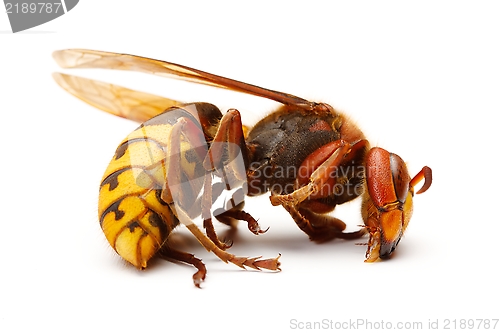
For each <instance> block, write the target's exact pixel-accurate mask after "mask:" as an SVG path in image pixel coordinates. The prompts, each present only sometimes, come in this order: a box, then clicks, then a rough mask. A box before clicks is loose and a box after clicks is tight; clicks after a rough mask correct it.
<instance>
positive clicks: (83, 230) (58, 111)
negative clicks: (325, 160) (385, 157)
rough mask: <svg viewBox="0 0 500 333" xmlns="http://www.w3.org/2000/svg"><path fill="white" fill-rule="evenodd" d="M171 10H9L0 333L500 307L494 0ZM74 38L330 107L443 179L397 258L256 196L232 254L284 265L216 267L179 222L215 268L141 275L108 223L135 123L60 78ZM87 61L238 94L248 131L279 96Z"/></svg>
mask: <svg viewBox="0 0 500 333" xmlns="http://www.w3.org/2000/svg"><path fill="white" fill-rule="evenodd" d="M170 3H173V2H170V1H169V2H168V4H167V2H166V1H165V2H164V1H143V2H139V1H109V0H108V1H91V0H87V1H80V3H79V4H78V5H77V6H76V7H75V8H74V9H73V10H72V11H70V12H69V13H68V14H66V15H64V16H63V17H61V18H59V19H56V20H54V21H52V22H49V23H47V24H44V25H42V26H39V27H36V28H33V29H31V30H28V31H26V32H24V33H18V34H12V33H10V32H9V30H10V26H9V23H8V19H7V15H6V14H5V13H0V32H1V34H0V113H1V115H2V116H1V119H2V120H1V125H2V126H1V131H0V149H1V157H0V161H1V162H0V171H1V176H2V178H1V182H0V188H1V191H2V199H1V201H0V202H1V215H0V216H1V217H0V223H1V225H0V233H1V236H0V238H1V241H0V255H1V261H0V273H1V274H0V279H1V283H0V293H1V295H0V331H2V332H21V331H23V332H27V331H32V332H34V331H42V330H43V331H50V332H63V331H64V332H70V331H71V332H75V331H81V332H83V331H86V332H88V330H89V329H98V330H99V331H108V332H118V331H122V332H139V331H140V332H152V331H153V330H154V331H155V332H167V331H177V332H178V331H179V330H182V331H194V329H198V330H200V331H201V330H203V329H207V330H208V329H211V328H216V329H219V330H222V331H228V332H230V331H234V330H238V331H243V332H244V331H255V330H256V329H265V330H266V331H268V330H269V331H288V330H292V329H293V328H294V327H295V326H294V325H293V322H291V321H293V320H296V322H297V323H298V322H301V323H304V324H305V322H314V321H322V320H327V321H329V320H332V321H333V322H334V323H335V322H337V323H346V322H347V323H348V322H349V321H351V322H352V321H356V320H358V319H360V320H366V321H370V322H372V323H374V324H375V325H381V322H382V321H383V322H384V324H387V323H390V324H391V325H393V328H394V327H395V326H396V325H397V323H398V322H422V324H423V328H424V329H425V328H427V327H428V325H429V320H431V321H433V322H435V321H436V320H439V322H438V323H439V325H440V327H441V328H442V327H443V325H444V323H445V320H454V319H457V325H458V324H459V320H460V319H494V318H500V313H499V311H498V309H499V308H500V304H499V296H500V291H499V285H498V281H499V278H500V275H499V273H498V250H499V245H498V244H499V242H498V237H499V235H500V227H499V222H500V221H499V217H498V206H496V205H497V204H498V189H497V188H498V158H497V154H498V143H499V139H498V120H497V119H498V112H499V108H500V102H499V91H500V90H499V88H500V79H499V78H500V65H499V60H498V59H500V50H499V44H498V42H499V32H500V21H499V20H498V17H499V10H498V8H496V7H497V6H498V5H496V3H495V2H480V3H479V2H475V3H473V2H469V3H468V4H467V3H460V4H459V3H454V2H440V3H439V4H437V3H434V2H430V1H429V2H426V1H423V2H422V1H419V2H414V3H413V4H410V3H406V4H401V3H400V2H395V1H394V2H376V3H375V2H356V3H351V2H349V3H347V2H345V3H337V2H326V1H324V2H313V1H309V2H307V3H306V2H297V3H296V2H289V1H287V2H275V3H272V2H269V1H265V2H264V1H263V2H260V1H253V2H252V3H251V4H250V3H248V4H244V5H243V4H241V5H236V4H235V3H234V2H225V3H222V2H221V3H219V2H210V4H208V2H207V3H203V4H202V3H201V2H200V3H187V2H186V3H185V4H183V5H179V4H175V5H174V4H170ZM72 47H75V48H91V49H97V50H108V51H114V52H124V53H131V54H137V55H143V56H149V57H154V58H158V59H164V60H168V61H171V62H177V63H181V64H185V65H188V66H191V67H195V68H199V69H202V70H205V71H209V72H212V73H216V74H220V75H224V76H227V77H231V78H235V79H239V80H242V81H246V82H249V83H253V84H257V85H260V86H263V87H267V88H271V89H276V90H281V91H284V92H288V93H291V94H295V95H298V96H301V97H304V98H307V99H311V100H315V101H324V102H328V103H330V104H332V105H333V106H334V107H335V108H337V109H339V110H342V111H344V112H345V113H346V114H348V115H349V116H351V117H352V119H354V120H355V121H356V122H357V123H358V124H359V126H360V127H361V128H362V129H363V130H364V132H365V134H366V135H367V137H368V138H369V139H370V141H371V142H372V144H373V145H379V146H382V147H384V148H386V149H387V150H389V151H392V152H395V153H398V154H399V155H400V156H401V157H402V158H403V159H404V160H405V161H408V165H409V169H410V172H411V173H412V174H415V173H416V172H418V171H419V170H420V168H421V167H422V166H424V165H428V166H430V167H432V169H433V172H434V181H433V184H432V187H431V188H430V190H429V191H428V192H426V193H425V194H423V195H419V196H417V197H416V198H415V214H414V217H413V219H412V221H411V223H410V226H409V228H408V230H407V233H406V235H405V237H404V239H403V240H402V241H401V243H400V245H399V247H398V249H397V251H396V255H395V256H394V258H392V259H391V260H389V261H385V262H379V263H375V264H366V263H364V262H363V259H364V252H365V247H364V246H358V245H355V244H354V243H355V242H350V241H349V242H344V241H333V242H330V243H326V244H321V245H317V244H314V243H312V242H310V241H309V240H308V238H307V236H306V235H305V234H303V233H302V232H301V231H300V230H299V229H298V228H297V227H296V226H295V224H294V222H293V220H292V219H291V217H290V216H289V215H287V214H286V212H284V210H283V209H282V208H281V207H272V206H271V205H270V203H269V199H268V197H267V196H263V197H261V198H257V199H251V200H248V202H247V209H246V210H247V211H249V212H251V213H252V214H253V215H254V216H255V217H257V218H259V222H260V224H261V225H262V226H263V227H267V226H270V229H269V231H268V232H267V233H266V234H265V235H261V236H253V235H252V234H250V233H249V232H248V230H246V227H245V226H244V225H243V224H240V228H239V231H238V233H237V235H236V236H235V238H234V245H233V247H232V248H231V250H230V251H231V252H232V253H235V254H237V255H245V256H256V255H262V256H264V257H274V256H276V255H277V254H278V253H281V254H282V258H281V262H282V269H283V271H282V272H280V273H271V272H254V271H243V270H241V269H239V268H238V267H236V266H234V265H227V264H224V263H222V262H221V261H220V260H218V259H217V258H216V257H215V256H214V255H213V254H211V253H208V252H206V251H205V250H204V249H203V248H202V247H201V246H200V245H198V244H197V243H196V241H195V240H194V238H193V237H192V236H190V235H189V234H188V233H187V232H186V231H185V230H183V229H182V228H179V230H178V231H177V232H176V236H175V239H174V240H175V242H177V244H178V246H179V248H181V249H183V250H186V251H190V252H192V253H195V254H196V256H198V257H199V258H202V259H203V260H204V262H205V264H206V265H207V269H208V275H207V279H206V281H205V282H204V283H203V289H201V290H200V289H197V288H195V287H194V286H193V283H192V280H191V275H192V274H193V273H194V269H193V268H192V267H190V266H187V265H182V264H175V263H172V262H164V261H161V260H155V261H153V262H152V263H151V266H150V267H149V269H147V270H146V271H142V272H140V271H137V270H136V269H134V268H133V267H131V266H129V265H126V264H124V263H123V261H122V260H121V259H120V258H119V257H118V256H117V255H116V254H115V253H114V252H113V250H112V249H111V248H110V247H109V245H108V244H107V242H106V240H105V238H104V236H103V234H102V232H101V230H100V227H99V224H98V221H97V217H96V215H97V194H98V184H99V182H100V179H101V176H102V174H103V172H104V169H105V167H106V165H107V163H108V162H109V160H110V158H111V156H112V155H113V153H114V149H115V148H116V146H117V144H118V143H119V142H120V141H121V140H122V139H123V138H124V137H125V136H126V135H127V134H128V133H129V132H130V131H132V130H133V129H134V128H135V127H136V124H135V123H132V122H130V121H127V120H122V119H118V118H116V117H113V116H111V115H108V114H105V113H103V112H100V111H98V110H95V109H93V108H92V107H90V106H88V105H86V104H84V103H82V102H80V101H79V100H77V99H75V98H73V97H72V96H70V95H69V94H67V93H66V92H65V91H63V90H62V89H60V88H59V87H58V86H57V85H56V84H55V83H54V82H53V81H52V78H51V73H52V72H53V71H57V70H58V68H57V66H56V65H55V63H54V62H53V60H52V58H51V53H52V51H54V50H57V49H63V48H72ZM76 72H77V73H76V74H81V75H86V76H91V77H93V78H100V79H105V80H106V81H111V82H115V83H119V84H122V85H127V86H129V87H132V88H135V89H140V90H145V91H149V92H153V93H157V94H163V95H165V96H171V97H173V98H178V99H181V100H185V101H199V100H201V101H209V102H213V103H216V104H217V105H219V106H220V108H221V109H223V110H226V109H227V108H230V107H236V108H238V109H239V110H240V111H241V112H242V113H243V115H244V120H245V122H246V123H249V124H251V123H252V122H255V121H256V120H258V119H259V118H260V117H262V116H263V115H265V114H266V113H268V112H270V111H271V110H272V108H273V107H275V104H274V103H271V102H268V101H265V100H262V99H258V98H255V97H249V96H245V95H241V94H238V93H232V92H226V91H220V90H217V89H213V88H207V87H199V86H195V85H192V84H186V83H182V82H179V81H171V80H170V81H169V80H168V79H164V78H154V77H150V76H147V75H141V74H134V73H118V72H111V71H76ZM345 206H346V207H342V208H344V209H343V210H340V209H339V211H338V213H337V214H338V216H342V217H343V218H344V220H345V221H346V222H347V223H348V225H349V228H350V229H353V230H354V229H355V228H356V226H357V225H358V224H361V223H362V221H361V219H360V216H359V213H358V210H359V202H356V203H352V204H349V205H345ZM217 228H218V231H219V233H220V234H222V235H223V234H224V233H225V232H226V231H227V228H225V226H222V225H217ZM476 323H477V322H476ZM449 327H450V328H453V322H452V323H451V324H450V325H449ZM358 328H359V329H360V330H361V329H363V328H365V326H359V327H358ZM499 329H500V323H499V324H498V325H497V327H496V330H499Z"/></svg>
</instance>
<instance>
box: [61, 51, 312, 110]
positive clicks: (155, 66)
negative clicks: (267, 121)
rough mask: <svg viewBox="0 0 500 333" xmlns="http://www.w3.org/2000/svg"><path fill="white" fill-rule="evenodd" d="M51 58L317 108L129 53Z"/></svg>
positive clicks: (83, 53) (290, 97)
mask: <svg viewBox="0 0 500 333" xmlns="http://www.w3.org/2000/svg"><path fill="white" fill-rule="evenodd" d="M53 56H54V59H55V60H56V61H57V63H58V64H59V65H60V66H61V67H64V68H107V69H120V70H128V71H138V72H145V73H149V74H155V75H161V76H170V77H174V78H177V79H182V80H185V81H190V82H195V83H200V84H205V85H209V86H215V87H219V88H225V89H230V90H235V91H239V92H243V93H247V94H251V95H256V96H260V97H265V98H269V99H271V100H274V101H276V102H280V103H283V104H285V105H294V106H297V107H300V108H303V109H305V110H313V109H314V107H315V106H316V105H317V104H316V103H313V102H309V101H307V100H305V99H302V98H300V97H296V96H293V95H289V94H286V93H282V92H279V91H274V90H269V89H265V88H261V87H258V86H254V85H251V84H248V83H244V82H241V81H236V80H232V79H228V78H225V77H222V76H218V75H214V74H210V73H207V72H203V71H200V70H197V69H194V68H190V67H186V66H182V65H178V64H174V63H170V62H166V61H161V60H155V59H150V58H144V57H139V56H134V55H129V54H120V53H112V52H103V51H93V50H83V49H68V50H61V51H55V52H54V53H53Z"/></svg>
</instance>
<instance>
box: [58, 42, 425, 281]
mask: <svg viewBox="0 0 500 333" xmlns="http://www.w3.org/2000/svg"><path fill="white" fill-rule="evenodd" d="M53 56H54V58H55V60H56V61H57V63H58V64H59V65H60V66H61V67H64V68H109V69H121V70H130V71H139V72H145V73H150V74H157V75H163V76H170V77H174V78H177V79H182V80H186V81H191V82H195V83H200V84H205V85H209V86H214V87H219V88H225V89H229V90H233V91H238V92H243V93H247V94H252V95H256V96H260V97H265V98H268V99H271V100H274V101H277V102H279V103H281V104H283V105H282V106H281V107H280V108H279V109H278V110H276V111H274V112H272V113H271V114H269V115H268V116H266V117H265V118H264V119H262V120H260V121H259V122H258V123H257V124H256V125H255V126H253V128H251V129H249V128H247V127H245V126H243V125H242V121H241V116H240V113H239V112H238V110H236V109H230V110H229V111H227V113H225V114H224V115H223V114H222V113H221V111H220V110H219V109H218V108H217V107H216V106H214V105H212V104H208V103H191V104H185V103H182V102H179V101H176V100H172V99H167V98H163V97H159V96H155V95H151V94H147V93H143V92H138V91H134V90H130V89H127V88H124V87H120V86H117V85H112V84H109V83H104V82H99V81H94V80H89V79H84V78H81V77H76V76H70V75H66V74H61V73H55V74H54V78H55V80H56V81H57V83H59V85H61V86H62V87H63V88H64V89H66V90H67V91H68V92H70V93H72V94H73V95H75V96H76V97H78V98H80V99H82V100H84V101H85V102H88V103H89V104H92V105H94V106H96V107H97V108H100V109H102V110H104V111H106V112H109V113H111V114H114V115H116V116H120V117H124V118H127V119H131V120H134V121H137V122H140V123H142V124H141V125H140V126H139V127H138V128H137V129H136V130H135V131H133V132H132V133H131V134H130V135H129V136H128V137H127V138H125V139H124V140H123V141H122V142H121V143H120V145H119V146H118V148H117V150H116V152H115V155H114V157H113V159H112V160H111V162H110V164H109V166H108V168H107V170H106V171H105V173H104V176H103V179H102V181H101V186H100V193H99V208H98V211H99V221H100V224H101V227H102V230H103V231H104V234H105V236H106V238H107V240H108V241H109V243H110V245H111V246H112V247H113V249H115V250H116V252H117V253H118V254H119V255H120V256H121V257H123V258H124V259H125V260H126V261H128V262H130V263H131V264H133V265H134V266H135V267H137V268H139V269H144V268H146V266H147V264H148V261H149V260H150V259H151V258H152V257H153V256H155V255H156V256H159V257H162V258H168V259H175V260H177V261H181V262H185V263H188V264H190V265H193V266H194V267H196V268H197V272H196V273H195V274H194V275H193V280H194V284H195V285H196V286H198V287H199V285H200V283H201V281H203V280H204V279H205V275H206V268H205V265H204V264H203V263H202V261H201V260H200V259H198V258H196V257H195V256H194V255H192V254H189V253H184V252H181V251H178V250H176V249H173V248H172V247H170V246H169V242H168V237H169V235H170V234H171V232H172V230H173V229H174V228H176V227H177V226H178V225H179V224H180V223H182V224H184V225H185V226H186V227H187V229H189V231H190V232H191V233H192V234H193V235H194V236H195V237H196V239H197V240H198V241H199V242H200V243H201V244H202V245H203V246H204V247H205V248H206V249H207V250H208V251H211V252H213V253H214V254H215V255H216V256H218V257H219V258H220V259H221V260H223V261H224V262H231V263H233V264H236V265H237V266H239V267H242V268H244V267H245V266H246V267H251V268H254V269H261V268H264V269H268V270H279V269H280V268H279V266H280V263H279V256H278V257H277V258H273V259H260V257H257V258H247V257H237V256H235V255H233V254H231V253H229V252H227V251H226V249H227V248H228V247H229V246H230V244H226V243H224V242H222V241H220V240H219V239H218V237H217V235H216V233H215V230H214V226H213V224H212V216H215V217H216V218H217V219H218V220H219V221H221V222H223V223H226V224H229V225H232V223H233V222H234V221H236V220H242V221H246V222H247V223H248V228H249V229H250V231H251V232H253V233H254V234H256V235H258V234H260V233H263V232H265V230H262V229H261V228H260V226H259V224H258V222H257V221H256V220H255V219H254V218H253V217H252V216H251V215H250V214H249V213H247V212H245V211H243V205H244V201H243V195H248V196H256V195H261V194H263V193H266V192H270V194H271V196H270V199H271V203H272V205H275V206H278V205H281V206H283V207H284V208H285V209H286V210H287V211H288V212H289V213H290V215H291V216H292V218H293V219H294V221H295V222H296V224H297V225H298V227H299V228H300V229H301V230H302V231H304V232H305V233H306V234H307V235H309V238H310V239H311V240H313V241H318V242H323V241H327V240H331V239H334V238H343V239H356V238H359V237H361V236H363V235H364V234H365V233H367V232H368V233H369V236H370V237H369V240H368V244H367V245H368V249H367V252H366V261H368V262H373V261H376V260H378V259H379V258H381V259H385V258H389V257H390V255H391V253H393V252H394V250H395V249H396V247H397V245H398V243H399V241H400V239H401V237H402V235H403V233H404V231H405V229H406V227H407V226H408V223H409V220H410V217H411V214H412V207H413V195H414V187H415V186H416V185H417V183H419V182H420V181H421V180H422V179H423V178H425V183H424V185H423V186H422V188H421V189H420V190H419V191H418V192H417V193H423V192H425V191H426V190H427V189H428V188H429V187H430V185H431V182H432V172H431V169H430V168H428V167H423V168H422V170H421V171H420V172H419V173H418V174H417V175H416V176H415V177H413V179H412V178H411V177H410V176H409V173H408V170H407V168H406V165H405V163H404V162H403V160H402V159H401V158H400V157H399V156H398V155H396V154H393V153H389V152H387V151H386V150H384V149H382V148H378V147H374V148H370V145H369V143H368V141H367V140H366V139H365V136H364V135H363V133H362V132H361V130H359V129H358V128H357V127H356V126H355V125H354V124H353V123H352V121H350V120H349V118H348V117H346V116H345V115H343V114H342V113H340V112H338V111H336V110H335V109H333V108H332V107H331V106H330V105H328V104H324V103H315V102H310V101H307V100H304V99H302V98H299V97H296V96H293V95H290V94H286V93H282V92H278V91H274V90H269V89H264V88H261V87H258V86H254V85H250V84H247V83H243V82H240V81H236V80H232V79H228V78H225V77H222V76H217V75H213V74H210V73H206V72H203V71H200V70H197V69H193V68H189V67H186V66H182V65H177V64H174V63H169V62H165V61H160V60H154V59H149V58H143V57H139V56H133V55H127V54H117V53H110V52H101V51H92V50H80V49H73V50H62V51H56V52H54V54H53ZM215 179H219V180H220V181H219V182H217V181H215ZM235 188H239V189H240V190H241V191H236V192H234V193H233V194H234V196H233V197H232V199H231V200H230V201H231V205H229V206H228V207H227V208H225V209H219V210H217V211H213V212H212V211H211V209H212V206H213V204H214V202H215V200H216V199H217V197H219V196H220V195H221V193H223V192H224V191H226V190H231V189H235ZM242 192H243V193H242ZM238 195H239V196H240V198H239V200H237V201H236V200H235V198H236V196H238ZM360 195H362V208H361V215H362V218H363V220H364V223H365V226H364V227H362V228H361V229H360V230H357V231H354V232H345V231H344V230H345V228H346V225H345V223H344V222H342V221H341V220H339V219H337V218H335V217H333V216H330V215H328V213H330V212H332V211H333V210H334V208H335V206H336V205H339V204H342V203H345V202H347V201H350V200H353V199H355V198H356V197H358V196H360ZM200 215H201V217H202V220H203V227H204V228H205V230H206V234H205V233H203V232H202V231H201V230H200V229H199V228H198V227H197V225H196V224H195V223H194V222H193V219H194V218H195V217H197V216H200Z"/></svg>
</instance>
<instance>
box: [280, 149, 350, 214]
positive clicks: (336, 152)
mask: <svg viewBox="0 0 500 333" xmlns="http://www.w3.org/2000/svg"><path fill="white" fill-rule="evenodd" d="M349 149H350V145H349V144H348V143H347V142H345V141H344V140H337V141H334V142H331V143H330V144H327V145H325V146H323V147H321V148H319V149H318V150H317V151H315V152H313V153H312V154H311V155H309V156H308V157H307V158H306V160H305V161H304V162H303V163H302V165H301V168H306V170H307V171H312V170H314V171H312V173H310V176H309V179H308V180H307V183H306V184H305V185H303V186H302V187H300V188H298V189H296V190H295V191H293V192H292V193H290V194H274V193H273V194H272V195H271V203H272V205H273V206H277V205H283V206H286V205H292V206H298V205H299V204H300V203H301V202H302V201H304V200H306V199H308V198H310V197H312V196H315V195H316V194H322V193H321V189H322V188H323V186H324V185H325V184H326V183H327V182H329V181H331V180H332V175H333V174H335V171H336V170H337V168H338V167H339V165H340V164H341V163H342V162H343V161H344V157H345V155H346V154H348V153H349ZM320 153H323V154H322V155H324V154H325V153H328V158H327V159H326V160H324V162H322V163H321V164H319V166H317V167H316V163H317V160H318V159H319V158H320V156H318V155H319V154H320ZM309 162H310V163H311V164H308V163H309ZM297 182H298V183H299V184H300V183H302V182H303V180H302V179H300V178H299V179H297ZM285 208H286V207H285Z"/></svg>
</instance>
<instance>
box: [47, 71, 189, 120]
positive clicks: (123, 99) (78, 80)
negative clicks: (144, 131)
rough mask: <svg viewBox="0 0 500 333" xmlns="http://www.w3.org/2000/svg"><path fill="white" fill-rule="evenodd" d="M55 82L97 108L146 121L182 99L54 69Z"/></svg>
mask: <svg viewBox="0 0 500 333" xmlns="http://www.w3.org/2000/svg"><path fill="white" fill-rule="evenodd" d="M53 77H54V79H55V80H56V82H57V83H58V84H59V85H60V86H61V87H62V88H64V89H65V90H66V91H68V92H69V93H71V94H73V95H74V96H76V97H78V98H80V99H81V100H83V101H84V102H87V103H89V104H90V105H92V106H95V107H96V108H98V109H101V110H103V111H106V112H108V113H111V114H114V115H115V116H119V117H123V118H127V119H130V120H134V121H137V122H139V123H143V122H145V121H146V120H148V119H151V118H152V117H154V116H156V115H158V114H160V113H162V112H163V111H165V110H166V109H168V108H170V107H172V106H179V105H181V104H182V103H181V102H179V101H175V100H171V99H168V98H164V97H160V96H156V95H152V94H148V93H144V92H140V91H136V90H131V89H128V88H124V87H121V86H117V85H114V84H110V83H106V82H101V81H95V80H89V79H85V78H82V77H78V76H72V75H66V74H61V73H54V74H53Z"/></svg>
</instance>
